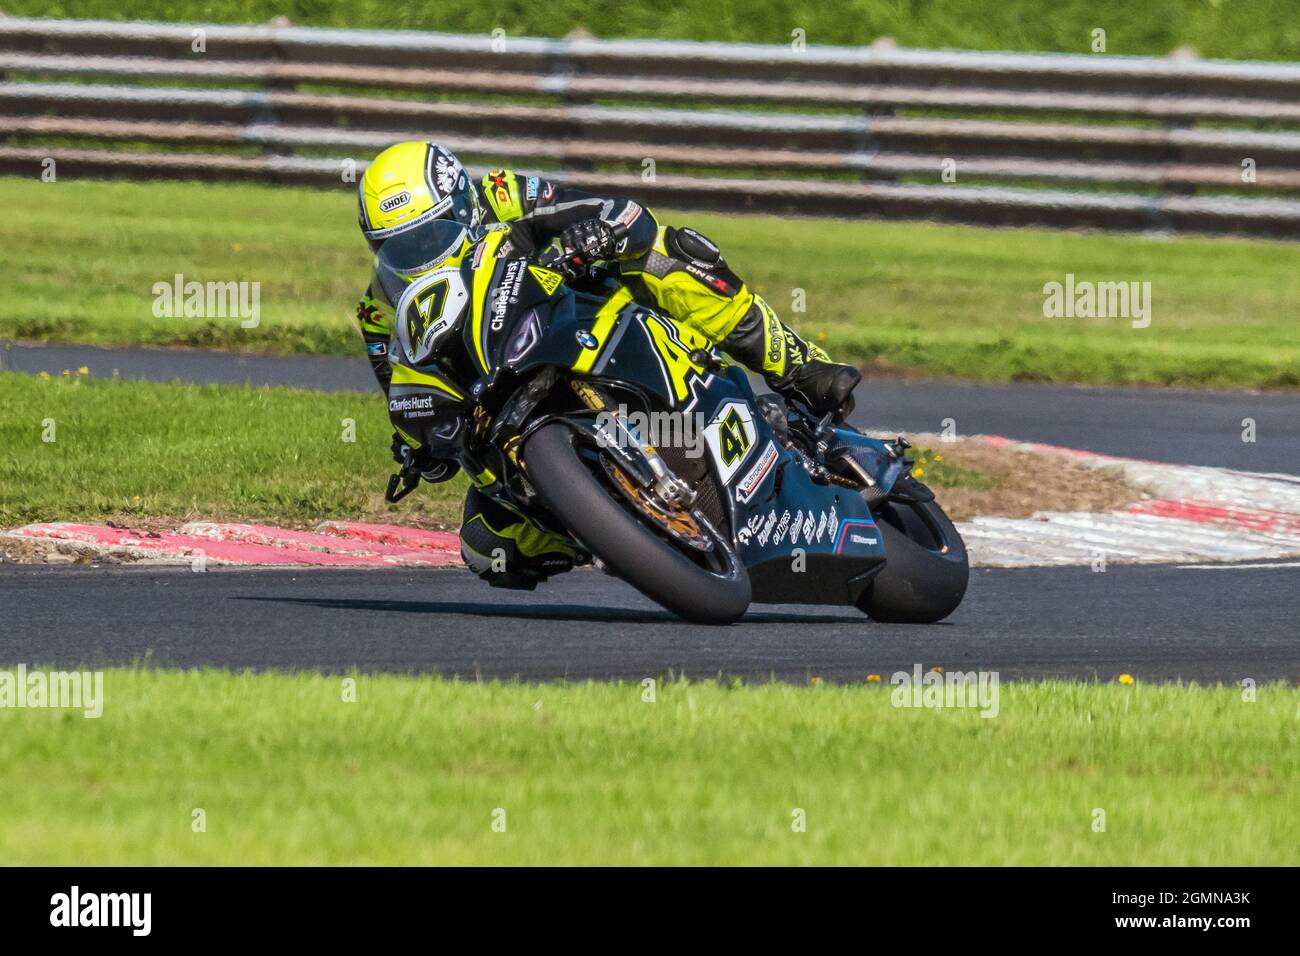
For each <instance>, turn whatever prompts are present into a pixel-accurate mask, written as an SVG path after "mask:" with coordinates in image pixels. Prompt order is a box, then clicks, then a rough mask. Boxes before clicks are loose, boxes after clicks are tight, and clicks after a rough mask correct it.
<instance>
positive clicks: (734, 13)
mask: <svg viewBox="0 0 1300 956" xmlns="http://www.w3.org/2000/svg"><path fill="white" fill-rule="evenodd" d="M5 12H7V13H9V14H11V15H14V16H66V17H95V18H105V19H111V20H173V21H184V22H193V23H206V22H218V23H260V22H265V21H267V20H269V19H271V18H272V17H274V16H280V15H285V16H288V17H289V19H290V20H291V21H292V22H293V23H295V24H299V25H303V26H338V27H383V28H396V29H425V30H444V31H449V32H456V33H488V32H490V31H491V30H493V29H496V28H501V29H504V30H506V31H507V33H508V35H510V36H564V35H565V34H567V33H569V32H570V31H572V30H574V29H577V28H583V29H586V30H589V31H590V32H592V33H594V34H596V35H597V36H603V37H662V38H666V39H687V40H730V41H736V40H744V41H750V42H757V43H789V42H790V40H791V31H792V30H793V29H795V28H801V29H803V30H804V31H806V36H807V42H808V43H809V44H830V45H856V44H862V43H869V42H871V41H872V40H874V39H876V38H877V37H880V36H892V37H894V38H895V39H896V40H897V41H898V42H899V43H900V44H902V45H903V46H920V47H960V48H970V49H985V50H1048V51H1061V52H1072V53H1087V52H1089V50H1090V46H1089V44H1090V42H1091V36H1092V31H1093V29H1094V28H1097V27H1101V28H1104V29H1105V30H1106V40H1107V52H1109V53H1126V54H1133V53H1143V54H1154V55H1163V54H1166V53H1168V52H1170V51H1171V50H1173V49H1174V48H1175V47H1180V46H1193V47H1195V48H1196V49H1197V50H1199V51H1200V53H1201V54H1202V55H1203V56H1214V57H1251V58H1259V59H1295V58H1296V56H1297V49H1300V27H1297V18H1296V15H1295V14H1296V7H1295V4H1294V2H1292V0H1254V2H1251V3H1235V2H1232V0H1150V2H1147V3H1143V4H1134V3H1130V2H1126V0H1060V2H1053V3H1048V2H1047V0H998V2H993V0H945V2H943V3H935V2H927V0H848V2H846V3H828V2H825V0H821V2H799V3H794V4H792V3H790V2H789V0H681V2H679V3H674V4H671V5H667V6H663V5H655V4H649V3H637V4H622V5H620V6H619V7H618V8H617V9H616V10H610V9H609V8H606V7H604V6H600V5H597V4H592V3H590V2H589V0H552V2H550V3H545V4H540V3H522V2H512V3H508V4H504V5H502V4H483V3H476V2H474V0H439V2H437V3H416V4H394V3H388V2H385V0H347V2H344V0H127V2H125V3H122V2H112V0H8V2H7V3H6V4H5Z"/></svg>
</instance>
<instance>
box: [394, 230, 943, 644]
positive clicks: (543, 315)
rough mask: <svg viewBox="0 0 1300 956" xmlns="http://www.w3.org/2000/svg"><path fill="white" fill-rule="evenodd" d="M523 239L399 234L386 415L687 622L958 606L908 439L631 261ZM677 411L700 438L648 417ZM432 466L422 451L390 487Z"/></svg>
mask: <svg viewBox="0 0 1300 956" xmlns="http://www.w3.org/2000/svg"><path fill="white" fill-rule="evenodd" d="M507 237H508V233H507V232H506V231H503V230H501V229H488V230H484V229H479V230H475V231H473V232H468V231H466V230H465V229H464V227H462V226H459V225H457V224H454V223H450V222H447V223H439V224H437V227H436V228H433V229H427V228H426V229H421V230H414V231H412V232H410V233H406V234H399V235H397V236H394V237H392V238H390V239H389V240H388V241H387V242H385V243H384V245H383V247H382V248H381V250H380V255H379V260H378V269H377V272H378V275H379V278H380V281H381V282H382V283H383V285H384V288H385V290H386V291H387V292H388V293H389V295H390V299H391V301H393V302H394V303H395V304H396V305H395V309H394V333H393V338H392V341H391V343H390V345H389V349H390V354H389V358H390V362H391V365H392V370H393V378H392V384H391V386H390V390H389V414H390V417H391V418H392V421H393V423H394V426H395V427H396V428H397V429H398V431H399V432H400V433H402V434H403V435H405V436H406V437H407V438H408V440H409V439H414V440H415V442H418V443H419V444H420V445H426V446H429V447H430V448H431V449H435V450H437V454H438V456H439V457H445V458H453V457H454V459H455V460H456V461H458V462H459V463H460V465H461V466H462V467H463V468H464V469H465V471H466V473H467V475H468V476H469V477H470V479H471V480H472V481H473V482H474V483H475V485H476V486H477V487H478V488H479V489H480V490H481V491H483V492H484V493H486V494H488V495H490V496H492V497H495V498H497V499H498V500H501V501H503V502H506V503H508V504H510V505H513V506H515V507H518V508H522V509H524V510H525V511H526V512H528V513H529V514H530V515H535V516H537V520H538V521H539V523H541V524H542V525H543V526H545V527H548V528H550V529H551V530H555V531H557V532H559V533H561V534H563V535H565V536H566V537H567V538H568V539H570V540H572V541H573V542H574V543H575V545H576V546H577V547H578V549H580V552H582V553H587V554H590V555H591V556H592V558H593V559H594V561H595V562H596V563H597V564H598V565H599V566H601V567H603V568H604V570H606V571H607V572H609V573H611V574H614V575H616V576H618V577H620V578H622V579H623V580H625V581H627V582H628V583H630V584H631V585H632V586H634V587H635V588H637V589H638V590H639V591H641V593H643V594H645V595H646V596H647V597H649V598H650V599H651V600H653V601H656V602H657V603H659V604H660V605H662V606H663V607H665V608H667V609H669V610H670V611H672V612H674V613H675V614H677V615H679V616H680V617H682V618H685V619H687V620H690V621H695V622H702V623H714V624H721V623H727V622H731V621H735V620H736V619H738V618H739V617H741V615H743V614H744V613H745V610H746V609H747V608H748V607H749V605H750V603H751V602H759V603H772V604H832V605H851V606H855V607H857V608H859V609H861V610H862V611H864V612H866V613H867V614H868V615H869V616H870V617H871V618H873V619H875V620H878V621H896V622H916V623H928V622H935V621H939V620H941V619H943V618H944V617H946V616H947V615H949V614H951V613H952V611H953V610H954V609H955V608H956V607H957V605H958V604H959V603H960V602H961V599H962V597H963V595H964V594H965V591H966V584H967V578H968V575H969V569H968V564H967V557H966V549H965V546H964V544H963V543H962V540H961V537H960V535H959V534H958V533H957V530H956V528H954V527H953V524H952V522H951V521H950V520H949V519H948V517H947V515H945V514H944V512H943V510H942V509H941V508H940V507H939V505H938V503H937V502H936V501H935V498H934V495H933V493H932V492H931V491H930V489H928V488H927V487H926V486H925V485H923V484H922V483H921V482H920V481H918V480H917V479H916V478H915V477H914V476H913V475H912V474H911V467H912V464H913V460H912V459H911V458H909V457H908V456H907V449H908V447H909V443H908V442H907V440H906V439H905V438H903V437H901V436H900V437H898V438H896V439H894V440H893V441H890V442H885V441H880V440H877V439H875V438H871V437H869V436H867V435H864V434H861V433H860V432H858V431H856V430H855V429H853V428H852V427H850V426H848V425H846V424H837V423H836V422H834V421H833V420H832V418H831V416H825V417H818V416H816V415H815V414H813V413H812V412H811V411H810V410H809V409H807V408H806V407H803V406H802V405H801V404H800V403H799V402H797V401H790V402H786V401H784V400H782V399H781V398H779V397H778V396H776V395H760V396H756V395H755V393H754V391H753V389H752V388H751V386H750V383H749V379H748V376H747V375H746V374H745V372H744V370H743V369H742V368H741V367H739V366H737V365H734V364H728V363H727V361H726V360H725V358H724V357H723V355H722V354H721V353H720V352H718V351H717V350H716V349H715V348H714V347H713V345H712V343H710V342H709V341H708V340H707V339H705V338H703V337H702V336H701V335H700V334H699V333H697V332H695V331H694V330H692V329H690V328H689V327H687V326H685V325H683V324H681V323H679V322H677V321H675V320H674V319H672V318H671V317H669V316H667V315H665V314H662V313H661V312H659V311H657V310H655V309H651V308H647V307H645V306H644V305H641V304H638V303H637V302H636V301H634V299H633V297H632V295H631V293H630V292H629V291H628V290H627V289H626V288H625V287H623V286H621V285H620V284H619V283H618V281H617V278H616V276H615V275H614V274H612V273H609V272H607V271H604V270H602V269H601V268H599V267H588V268H583V269H577V268H574V267H573V266H572V264H571V263H569V262H567V261H566V260H565V258H564V257H563V255H561V254H552V255H546V254H542V255H533V256H530V257H522V256H518V255H515V254H513V253H512V252H511V246H510V244H509V242H508V238H507ZM674 421H676V422H680V423H681V426H680V427H679V429H678V431H677V432H676V433H675V434H676V435H678V436H681V435H686V434H687V432H688V429H687V426H688V425H689V424H690V423H694V426H695V427H694V430H693V431H691V432H690V437H692V438H693V439H694V440H693V441H685V440H681V441H663V440H662V437H661V435H659V436H657V435H656V434H654V431H655V430H654V429H653V428H651V427H648V425H647V423H650V424H654V423H656V422H660V423H662V422H667V423H669V425H670V426H671V423H672V422H674ZM660 431H661V432H663V431H667V432H668V433H670V434H674V433H673V430H672V428H671V427H669V428H666V429H661V430H660ZM652 439H654V440H652ZM419 481H420V477H419V473H418V471H417V470H416V469H415V466H414V465H413V463H412V462H410V461H408V462H407V463H406V464H405V465H404V466H403V468H402V470H401V471H400V472H399V473H398V474H396V475H393V476H392V478H391V479H390V482H389V486H388V490H387V498H388V500H389V501H397V500H400V499H401V498H402V497H403V496H405V495H406V494H407V493H409V492H410V491H411V490H413V489H414V487H415V486H416V485H418V483H419Z"/></svg>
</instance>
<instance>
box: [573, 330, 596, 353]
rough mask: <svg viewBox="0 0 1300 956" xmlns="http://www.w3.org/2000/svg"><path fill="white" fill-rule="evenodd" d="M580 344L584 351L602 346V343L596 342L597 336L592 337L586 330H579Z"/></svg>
mask: <svg viewBox="0 0 1300 956" xmlns="http://www.w3.org/2000/svg"><path fill="white" fill-rule="evenodd" d="M578 344H579V345H581V346H582V347H583V348H584V349H594V348H595V347H596V346H598V345H599V344H600V342H598V341H597V340H596V336H594V335H592V334H591V333H590V332H588V331H587V330H586V329H579V330H578Z"/></svg>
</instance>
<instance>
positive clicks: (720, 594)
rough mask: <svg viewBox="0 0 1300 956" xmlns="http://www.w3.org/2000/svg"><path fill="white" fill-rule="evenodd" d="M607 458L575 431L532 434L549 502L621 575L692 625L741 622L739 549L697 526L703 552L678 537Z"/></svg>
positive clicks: (532, 453)
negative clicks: (638, 506)
mask: <svg viewBox="0 0 1300 956" xmlns="http://www.w3.org/2000/svg"><path fill="white" fill-rule="evenodd" d="M607 454H608V453H607V452H603V451H602V450H600V449H598V448H595V447H590V448H589V447H585V446H583V445H582V444H581V442H580V439H578V436H577V435H576V434H575V432H574V431H573V430H572V429H570V428H568V427H567V426H565V425H562V424H559V423H555V424H549V425H543V426H542V427H541V428H539V429H538V430H537V431H536V432H534V433H533V434H532V435H531V436H529V438H528V441H527V443H526V444H525V445H524V451H523V459H524V466H525V469H526V471H527V473H528V480H529V481H530V482H531V483H532V485H533V487H534V488H535V489H536V490H537V494H538V496H539V497H540V498H541V499H542V503H543V504H544V505H546V507H547V509H548V510H549V511H550V512H551V513H552V514H553V515H555V517H557V518H558V519H559V520H560V521H561V522H563V523H564V525H565V526H566V527H567V528H568V530H569V531H570V532H571V533H572V534H573V536H574V537H575V538H577V539H578V540H579V541H581V542H582V544H583V545H584V546H585V547H586V548H587V549H588V550H590V551H591V553H592V554H594V555H596V557H598V558H600V560H601V561H602V562H603V563H604V564H605V566H606V567H607V568H608V569H609V570H610V571H612V572H613V573H614V574H616V575H617V576H618V577H621V578H623V580H625V581H627V582H628V583H629V584H631V585H632V586H633V587H635V588H636V589H637V590H638V591H640V592H641V593H642V594H644V595H645V596H646V597H648V598H650V600H652V601H654V602H656V603H657V604H660V605H662V606H663V607H665V608H667V609H668V610H670V611H672V612H673V613H674V614H676V615H677V616H678V617H682V618H685V619H686V620H688V621H694V622H696V623H700V624H729V623H731V622H732V621H735V620H737V619H739V618H740V617H741V615H743V614H744V613H745V611H746V609H748V607H749V602H750V586H749V574H748V573H747V572H746V571H745V567H744V565H742V564H741V563H740V560H739V558H737V557H736V555H735V553H734V551H732V549H731V548H730V547H729V546H728V545H727V543H726V542H725V541H723V540H722V536H721V535H720V534H719V533H718V532H717V531H716V530H714V529H710V528H708V527H707V525H703V526H701V525H699V524H696V525H694V530H695V531H696V532H699V533H700V534H702V535H704V536H706V537H707V538H708V541H707V542H706V543H707V544H708V545H709V547H708V548H707V549H705V550H702V551H698V552H696V551H694V550H692V549H691V548H688V547H685V546H683V544H682V543H681V542H680V541H678V540H674V535H673V532H674V527H673V525H672V524H671V522H670V521H669V522H666V523H665V524H664V525H659V524H656V523H655V521H654V520H653V512H652V511H650V510H648V509H647V510H643V511H642V512H640V513H638V511H636V510H635V509H634V506H633V502H632V501H631V500H630V499H629V498H628V496H627V495H628V487H627V485H626V484H620V483H619V482H618V480H617V470H616V469H615V468H612V467H611V464H610V462H609V461H608V460H605V459H602V457H601V456H602V455H607ZM676 530H677V534H678V536H680V537H690V536H689V535H686V534H683V533H682V529H681V527H680V526H679V527H678V528H677V529H676Z"/></svg>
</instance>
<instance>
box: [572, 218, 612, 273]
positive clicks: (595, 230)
mask: <svg viewBox="0 0 1300 956" xmlns="http://www.w3.org/2000/svg"><path fill="white" fill-rule="evenodd" d="M560 248H561V249H563V250H564V254H565V256H567V257H568V258H569V260H570V261H571V262H572V263H573V264H574V265H575V266H586V265H591V264H592V263H593V262H597V261H599V260H601V259H612V258H613V257H614V253H615V252H617V251H618V241H617V239H616V238H615V237H614V230H613V229H611V228H610V226H609V224H608V223H607V222H605V221H604V220H601V219H584V220H583V221H582V222H575V223H574V224H573V225H571V226H566V227H565V229H564V231H563V232H561V233H560Z"/></svg>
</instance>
